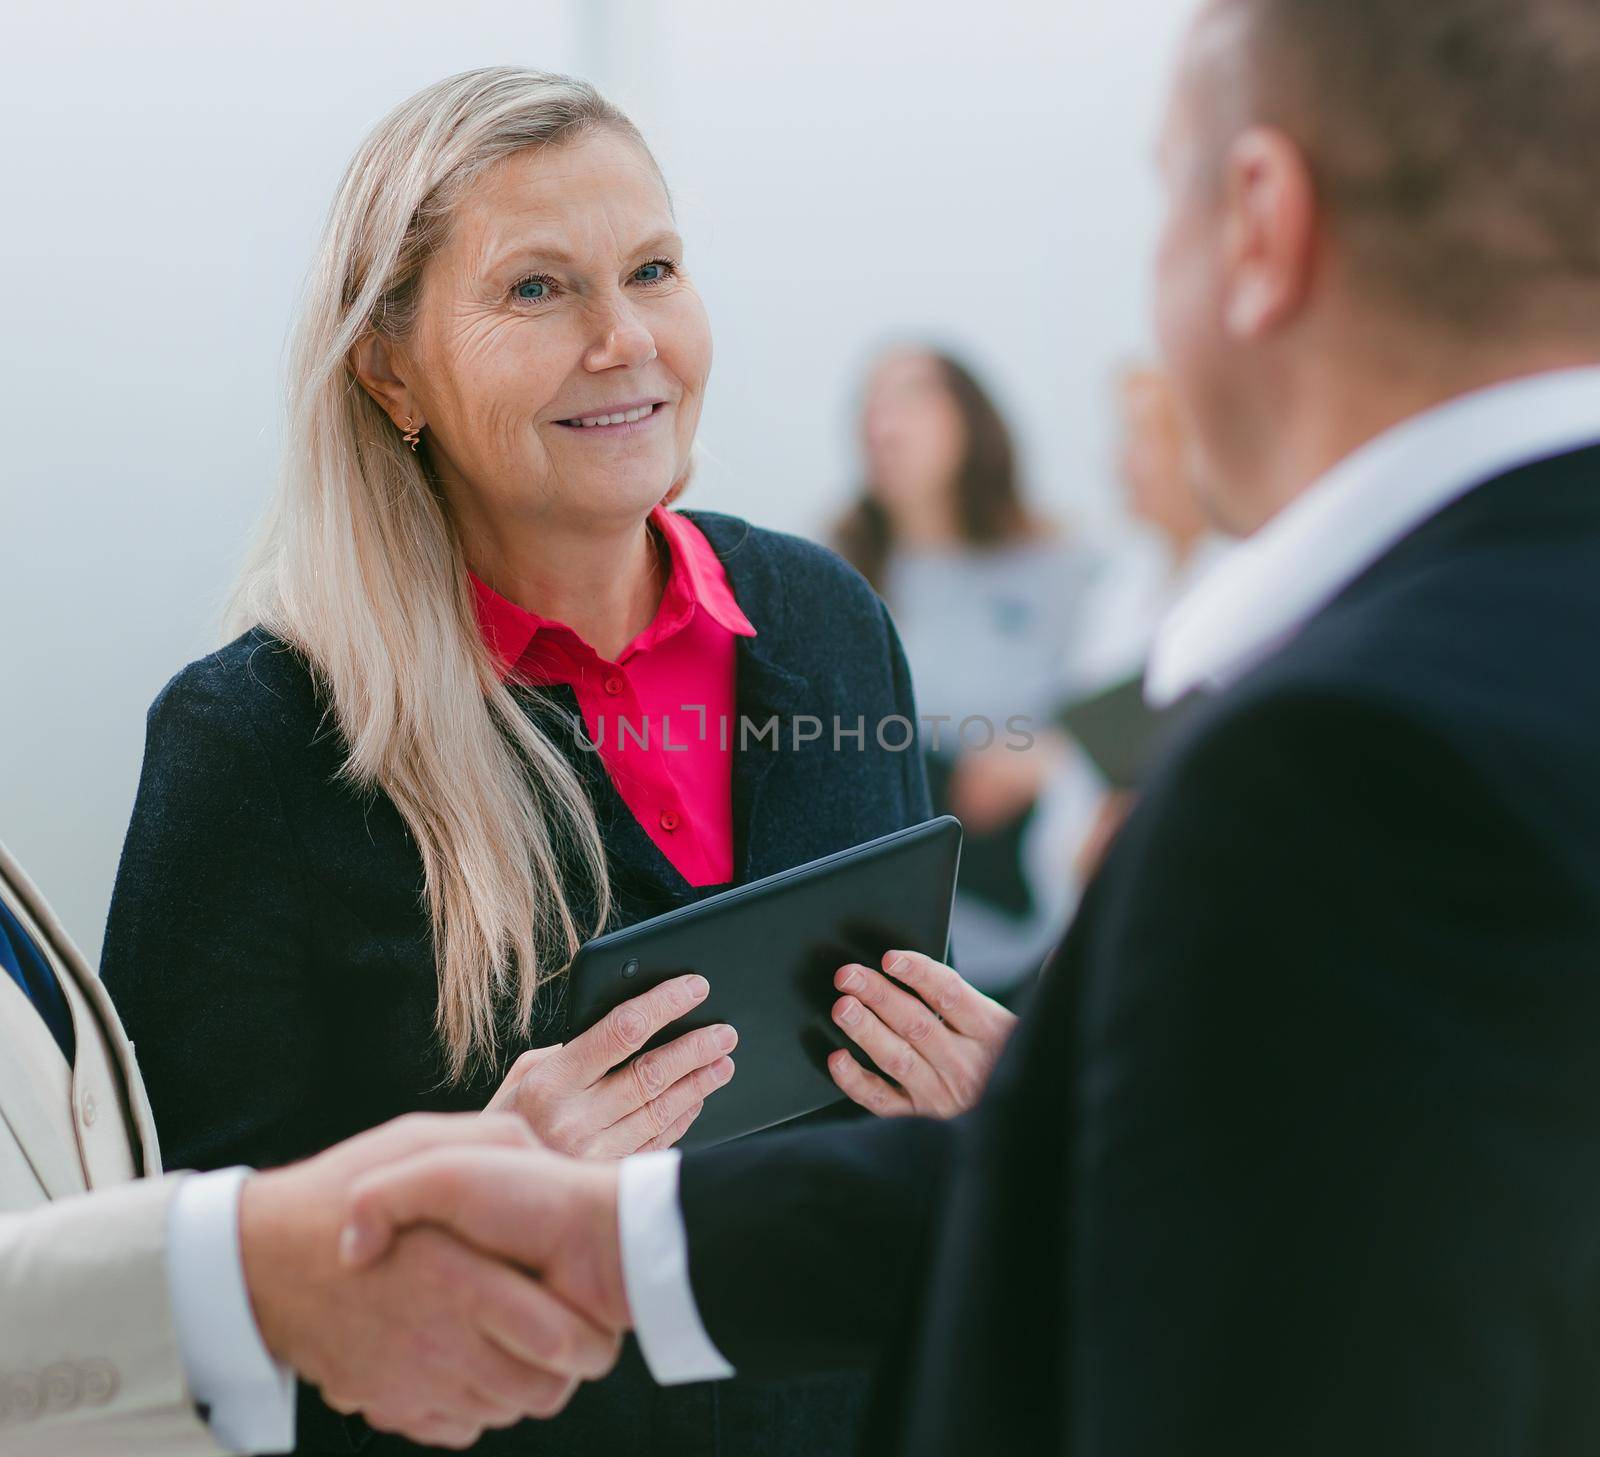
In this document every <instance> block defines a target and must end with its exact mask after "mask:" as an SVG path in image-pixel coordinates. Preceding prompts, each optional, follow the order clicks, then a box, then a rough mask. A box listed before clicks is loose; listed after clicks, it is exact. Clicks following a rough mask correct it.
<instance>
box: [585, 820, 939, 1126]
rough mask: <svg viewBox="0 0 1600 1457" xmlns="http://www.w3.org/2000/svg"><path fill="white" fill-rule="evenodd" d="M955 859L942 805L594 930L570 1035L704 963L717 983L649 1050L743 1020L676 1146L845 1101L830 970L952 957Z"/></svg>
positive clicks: (842, 1041) (842, 1042)
mask: <svg viewBox="0 0 1600 1457" xmlns="http://www.w3.org/2000/svg"><path fill="white" fill-rule="evenodd" d="M960 857H961V822H960V821H959V820H957V819H955V818H954V817H953V816H950V815H946V816H944V817H942V818H940V819H936V820H929V821H928V822H927V823H926V824H921V825H913V826H912V827H911V828H910V829H905V830H898V831H896V832H895V833H894V834H892V835H884V836H883V837H882V838H881V839H877V840H869V841H868V842H867V843H866V844H864V845H857V846H855V847H854V848H853V849H849V850H841V851H839V852H838V853H837V854H835V855H827V856H824V857H823V858H822V859H821V860H813V861H811V862H810V863H809V864H807V865H799V866H796V867H795V868H794V869H793V870H785V871H784V872H782V873H781V874H779V875H770V876H768V877H766V879H764V880H755V881H751V882H750V884H748V885H741V886H737V887H735V888H734V889H733V890H725V891H722V892H721V893H720V894H718V895H713V896H707V897H706V899H705V900H703V901H697V902H696V903H695V904H694V905H690V906H683V907H681V908H680V909H678V910H675V911H668V912H667V913H666V914H665V915H662V916H655V917H652V918H651V919H650V920H648V921H640V922H638V923H637V924H636V925H632V926H628V927H626V928H624V929H623V930H620V931H612V932H610V933H608V934H607V935H604V936H598V937H596V938H595V939H594V940H593V941H589V942H586V943H585V944H584V945H583V946H582V947H581V948H580V949H579V951H578V954H577V956H576V957H575V958H574V959H573V962H572V968H571V972H570V980H569V983H568V993H569V998H570V1000H569V1002H568V1006H569V1013H568V1019H567V1036H568V1039H569V1040H570V1039H571V1038H572V1037H575V1036H577V1035H578V1034H579V1033H581V1032H584V1031H586V1030H587V1029H588V1028H590V1027H592V1026H594V1024H595V1023H596V1022H598V1021H599V1020H600V1019H601V1018H602V1017H603V1016H605V1014H606V1013H607V1012H609V1011H610V1010H611V1009H612V1008H613V1007H615V1006H617V1005H618V1004H619V1003H621V1002H625V1001H627V1000H628V998H629V997H634V996H637V995H638V994H639V993H640V992H643V991H648V990H649V989H650V988H651V987H653V986H655V985H657V984H658V983H660V982H663V981H667V980H669V979H670V978H672V977H675V976H682V975H684V974H686V973H688V972H691V971H697V972H699V973H700V974H701V975H702V976H703V977H705V978H706V980H707V981H709V982H710V983H711V991H710V993H709V995H708V996H707V997H706V999H705V1001H703V1002H702V1003H701V1004H700V1005H699V1006H698V1007H696V1008H695V1009H694V1011H693V1012H692V1013H691V1014H690V1015H689V1016H687V1017H684V1018H682V1019H681V1020H680V1021H678V1022H675V1023H673V1024H672V1026H670V1027H668V1028H666V1029H664V1030H663V1031H662V1032H661V1033H660V1034H658V1035H657V1036H656V1037H655V1038H653V1039H652V1040H651V1041H650V1042H649V1043H647V1044H646V1049H648V1048H650V1047H655V1046H659V1045H660V1044H661V1043H664V1042H669V1041H671V1040H672V1039H673V1038H674V1037H677V1036H679V1035H681V1034H682V1033H684V1032H688V1031H690V1030H692V1029H693V1028H696V1027H709V1026H711V1025H712V1024H714V1023H718V1022H727V1023H729V1024H730V1025H732V1026H733V1027H735V1028H737V1029H738V1032H739V1046H738V1048H737V1049H736V1050H735V1052H734V1055H733V1056H734V1061H735V1063H736V1064H737V1071H736V1072H735V1073H734V1077H733V1081H732V1082H731V1083H729V1084H728V1085H727V1087H725V1088H719V1089H718V1090H717V1091H716V1092H715V1093H713V1094H712V1095H711V1096H710V1097H709V1098H707V1099H706V1104H705V1108H704V1110H703V1111H702V1112H701V1114H700V1116H699V1118H697V1119H696V1120H695V1122H694V1125H693V1126H692V1127H691V1128H690V1129H689V1132H688V1133H687V1134H686V1135H685V1136H684V1138H683V1139H682V1140H681V1142H680V1144H679V1147H681V1148H706V1147H709V1146H710V1145H712V1144H716V1143H722V1142H724V1141H725V1140H727V1139H730V1138H737V1137H738V1136H739V1135H740V1134H743V1133H753V1132H755V1130H756V1129H758V1128H770V1127H771V1126H772V1125H773V1124H775V1123H783V1122H785V1121H787V1120H788V1119H790V1118H798V1117H799V1116H800V1115H801V1114H803V1113H810V1112H813V1111H815V1110H816V1109H818V1108H822V1107H825V1106H826V1105H827V1104H829V1103H833V1102H837V1101H838V1100H840V1099H841V1098H842V1097H843V1096H844V1095H843V1094H842V1093H841V1092H840V1091H839V1088H838V1085H837V1084H836V1083H835V1082H834V1081H833V1079H832V1077H830V1076H829V1074H828V1067H827V1057H828V1054H829V1053H830V1052H832V1051H833V1050H834V1049H835V1048H837V1047H852V1048H853V1047H854V1044H853V1043H851V1042H850V1041H849V1039H848V1038H846V1037H845V1036H844V1034H843V1033H841V1032H840V1031H839V1030H838V1028H837V1027H835V1026H834V1024H833V1019H832V1017H831V1016H830V1012H831V1009H832V1007H833V1004H834V1002H835V1000H837V998H838V996H839V993H838V992H837V991H835V990H834V985H833V975H834V973H835V972H836V971H837V970H838V969H839V968H840V967H841V966H843V965H844V964H845V963H846V962H851V961H856V962H861V963H863V964H865V965H867V966H878V965H879V964H880V963H881V961H882V958H883V954H884V952H886V951H890V950H906V951H920V952H922V953H923V954H924V955H927V956H932V957H934V958H936V959H937V960H940V961H943V960H946V959H947V957H948V950H949V940H950V902H951V899H952V897H953V896H954V895H955V888H956V871H957V868H958V865H959V862H960ZM641 1050H644V1049H641Z"/></svg>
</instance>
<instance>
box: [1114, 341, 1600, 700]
mask: <svg viewBox="0 0 1600 1457" xmlns="http://www.w3.org/2000/svg"><path fill="white" fill-rule="evenodd" d="M1596 443H1600V368H1588V369H1565V370H1557V371H1553V372H1551V373H1548V374H1538V375H1532V376H1529V377H1527V378H1524V379H1518V380H1513V381H1512V382H1511V383H1509V384H1500V385H1493V386H1490V387H1489V388H1487V389H1482V390H1476V391H1474V392H1473V393H1471V394H1467V395H1462V396H1461V397H1460V398H1458V399H1454V400H1451V401H1449V402H1448V403H1446V404H1443V405H1439V406H1437V407H1436V408H1434V409H1431V410H1427V411H1424V412H1423V413H1422V414H1420V415H1415V416H1413V417H1412V418H1411V419H1409V420H1406V421H1404V422H1402V423H1401V424H1399V425H1396V426H1395V427H1394V428H1393V429H1391V430H1386V431H1385V432H1384V433H1383V434H1381V435H1379V436H1377V437H1376V438H1375V439H1373V440H1371V441H1369V442H1368V443H1367V444H1366V445H1364V446H1362V447H1361V448H1360V449H1359V450H1357V451H1355V453H1354V454H1352V455H1349V456H1346V457H1345V459H1344V460H1343V461H1341V462H1340V463H1339V464H1338V465H1336V466H1335V467H1334V468H1333V469H1332V470H1331V471H1329V472H1328V473H1327V474H1326V475H1325V476H1323V477H1322V478H1321V479H1320V480H1319V481H1317V482H1316V483H1315V484H1314V485H1313V486H1311V488H1310V489H1309V490H1307V491H1306V492H1305V493H1304V494H1303V495H1301V496H1299V497H1298V498H1296V499H1295V500H1294V501H1292V502H1291V503H1290V504H1289V505H1288V506H1286V507H1285V508H1284V509H1283V510H1282V511H1280V512H1279V513H1278V514H1277V515H1276V516H1275V517H1273V518H1272V520H1271V521H1269V522H1268V523H1267V524H1266V525H1265V526H1264V527H1262V528H1261V530H1260V531H1258V532H1257V533H1256V534H1255V535H1254V536H1253V537H1251V538H1250V539H1249V540H1248V541H1246V542H1244V543H1243V544H1242V545H1240V546H1239V547H1237V548H1236V549H1235V550H1234V552H1233V554H1232V556H1231V557H1230V558H1229V559H1228V560H1227V561H1226V562H1225V563H1224V564H1223V565H1222V566H1221V567H1220V568H1218V570H1216V571H1215V572H1213V573H1211V574H1210V575H1209V576H1207V577H1206V578H1205V579H1204V580H1202V581H1201V582H1200V583H1199V585H1198V586H1197V587H1196V588H1195V589H1194V591H1192V592H1191V593H1190V594H1189V595H1188V596H1187V597H1185V598H1184V600H1183V601H1182V602H1180V603H1179V604H1178V606H1177V607H1176V608H1175V609H1174V610H1173V612H1172V614H1171V615H1170V616H1169V617H1168V618H1167V620H1166V621H1165V622H1164V623H1163V624H1162V627H1161V630H1160V632H1159V633H1158V634H1157V637H1156V645H1155V651H1154V653H1153V654H1152V655H1151V660H1150V669H1149V672H1148V674H1147V675H1146V679H1145V695H1146V697H1147V698H1148V699H1149V701H1150V702H1151V703H1152V704H1153V705H1155V706H1156V707H1158V708H1159V707H1164V706H1165V705H1167V704H1170V703H1175V702H1176V701H1177V700H1178V699H1180V698H1182V697H1183V696H1184V694H1186V693H1188V692H1190V691H1191V690H1193V689H1196V688H1221V687H1226V686H1227V685H1228V684H1229V683H1232V682H1234V681H1235V680H1237V679H1238V678H1239V677H1241V676H1242V675H1243V674H1244V673H1246V672H1248V671H1249V670H1250V669H1251V668H1253V667H1255V666H1257V665H1258V664H1259V663H1261V662H1263V661H1264V660H1265V659H1266V658H1268V657H1270V656H1271V655H1272V654H1273V653H1275V652H1276V651H1277V650H1278V649H1279V648H1281V647H1283V646H1284V644H1285V643H1287V642H1288V641H1289V640H1290V639H1291V638H1292V637H1294V636H1295V635H1296V634H1297V633H1298V632H1299V631H1300V629H1301V628H1302V627H1304V626H1305V625H1306V623H1307V622H1309V621H1310V620H1311V618H1313V617H1314V616H1316V614H1317V613H1318V612H1320V611H1321V610H1322V609H1323V608H1324V607H1326V606H1327V605H1328V604H1329V603H1330V602H1331V601H1332V600H1333V599H1334V598H1335V597H1337V596H1338V595H1339V593H1340V592H1341V591H1343V590H1344V588H1345V587H1347V586H1349V584H1350V583H1351V582H1353V581H1354V580H1355V579H1356V578H1357V577H1358V576H1360V575H1361V573H1362V572H1363V571H1365V570H1366V569H1367V568H1368V567H1369V566H1371V565H1372V564H1373V563H1374V562H1375V561H1377V560H1378V558H1379V557H1381V556H1383V555H1384V554H1385V553H1386V552H1387V551H1389V549H1390V548H1391V547H1393V546H1395V545H1396V544H1397V543H1398V542H1399V541H1400V539H1401V538H1402V537H1405V536H1407V535H1409V534H1410V533H1411V532H1412V531H1413V530H1415V529H1416V528H1417V527H1418V526H1420V525H1421V524H1422V523H1423V522H1424V521H1426V520H1427V519H1428V518H1429V517H1431V516H1434V515H1436V514H1438V512H1440V511H1442V510H1443V509H1444V508H1445V507H1446V506H1448V505H1450V503H1451V502H1453V501H1455V500H1457V499H1459V498H1460V497H1462V496H1464V495H1466V494H1467V492H1468V491H1470V490H1472V489H1473V488H1474V487H1475V486H1481V485H1484V484H1486V483H1487V482H1488V481H1491V480H1493V479H1494V478H1495V477H1497V476H1501V475H1504V474H1506V472H1508V471H1511V470H1515V469H1517V468H1518V467H1519V466H1524V465H1531V464H1532V463H1533V462H1534V461H1538V460H1545V459H1548V458H1550V457H1551V456H1555V455H1561V454H1563V453H1565V452H1567V451H1571V450H1578V449H1581V448H1582V447H1583V446H1586V445H1593V444H1596Z"/></svg>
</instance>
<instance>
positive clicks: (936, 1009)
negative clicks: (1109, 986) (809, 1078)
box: [828, 951, 1017, 1118]
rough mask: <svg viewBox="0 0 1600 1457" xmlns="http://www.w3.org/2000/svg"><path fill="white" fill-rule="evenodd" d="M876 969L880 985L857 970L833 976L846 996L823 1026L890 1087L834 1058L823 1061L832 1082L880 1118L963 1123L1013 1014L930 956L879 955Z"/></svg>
mask: <svg viewBox="0 0 1600 1457" xmlns="http://www.w3.org/2000/svg"><path fill="white" fill-rule="evenodd" d="M883 969H884V971H886V972H887V973H888V976H883V975H880V974H879V973H878V972H876V971H874V970H873V969H872V968H871V967H870V966H863V965H861V964H860V963H852V964H851V965H849V966H841V967H840V968H839V970H838V972H837V973H836V974H835V976H834V978H833V984H834V986H836V987H837V988H838V989H839V990H840V991H841V992H845V993H847V995H845V996H842V997H840V998H839V1000H838V1001H837V1002H835V1003H834V1005H833V1020H834V1021H835V1022H836V1023H837V1024H838V1026H839V1029H840V1030H841V1031H842V1032H843V1033H844V1034H845V1036H846V1037H848V1038H849V1039H850V1040H851V1041H852V1042H854V1043H855V1044H856V1046H857V1047H859V1048H860V1049H861V1050H862V1051H863V1052H864V1053H866V1054H867V1056H868V1057H870V1058H871V1059H872V1060H873V1062H875V1063H876V1064H877V1065H878V1066H879V1067H880V1068H882V1069H883V1070H884V1072H886V1073H888V1074H889V1077H891V1078H893V1079H894V1082H893V1083H891V1082H889V1081H887V1080H886V1079H884V1078H881V1077H879V1076H877V1074H876V1073H872V1072H869V1071H868V1070H867V1069H866V1068H864V1067H862V1066H861V1064H860V1063H859V1062H857V1061H856V1060H855V1058H853V1057H851V1056H850V1054H849V1053H848V1052H845V1051H844V1050H842V1049H841V1050H840V1051H838V1052H835V1053H833V1054H832V1055H831V1056H830V1057H829V1058H828V1071H829V1072H830V1073H832V1074H833V1080H834V1082H836V1083H837V1084H838V1085H839V1087H840V1089H841V1090H842V1091H843V1092H844V1094H845V1096H846V1097H848V1098H850V1100H851V1101H852V1102H855V1103H859V1104H860V1105H861V1106H862V1107H863V1108H865V1109H867V1110H868V1111H869V1112H872V1113H876V1114H877V1115H878V1116H879V1117H880V1118H901V1117H906V1116H909V1115H911V1114H922V1115H925V1116H927V1117H932V1118H954V1117H956V1115H957V1114H960V1113H965V1112H966V1111H967V1109H968V1108H970V1107H972V1106H973V1105H974V1104H975V1103H976V1102H977V1101H978V1099H979V1098H981V1097H982V1096H983V1090H984V1088H985V1087H986V1086H987V1085H988V1082H989V1074H990V1073H991V1072H992V1071H993V1070H994V1065H995V1063H996V1062H997V1061H998V1060H999V1057H1000V1052H1001V1049H1002V1048H1004V1047H1005V1045H1006V1042H1007V1040H1008V1039H1009V1038H1010V1036H1011V1029H1012V1028H1013V1027H1015V1026H1016V1025H1017V1018H1016V1014H1015V1013H1014V1012H1010V1011H1007V1009H1006V1008H1004V1007H1002V1006H1001V1005H1000V1003H999V1002H996V1001H994V1000H992V999H991V998H989V997H986V996H984V994H983V993H982V992H980V991H979V990H978V989H977V988H976V987H974V986H972V985H970V984H969V983H967V982H965V981H963V980H962V979H961V976H960V974H959V973H957V972H956V971H954V970H953V969H952V968H950V967H948V966H946V965H945V964H944V963H943V962H942V961H935V960H934V959H933V958H932V957H931V956H923V955H921V954H920V953H919V952H916V951H889V952H886V953H885V954H884V958H883ZM896 1084H898V1086H896Z"/></svg>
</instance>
